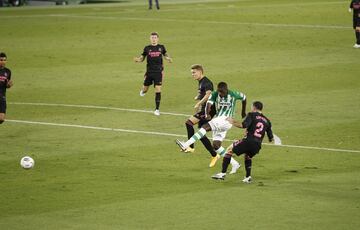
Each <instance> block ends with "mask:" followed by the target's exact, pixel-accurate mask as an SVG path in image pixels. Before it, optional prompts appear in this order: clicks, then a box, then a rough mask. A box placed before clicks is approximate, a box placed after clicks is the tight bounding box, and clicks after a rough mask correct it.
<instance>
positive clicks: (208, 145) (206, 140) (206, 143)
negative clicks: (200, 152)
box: [198, 118, 217, 157]
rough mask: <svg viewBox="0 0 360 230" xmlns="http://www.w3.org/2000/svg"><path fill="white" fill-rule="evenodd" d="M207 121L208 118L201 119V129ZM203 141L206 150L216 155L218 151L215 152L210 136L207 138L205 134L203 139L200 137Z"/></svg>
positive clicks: (213, 155)
mask: <svg viewBox="0 0 360 230" xmlns="http://www.w3.org/2000/svg"><path fill="white" fill-rule="evenodd" d="M206 123H208V121H207V120H205V119H204V118H202V119H200V121H199V124H198V125H199V129H201V127H202V126H203V125H205V124H206ZM200 141H201V143H202V144H203V145H204V147H205V148H206V150H207V151H208V152H209V153H210V155H211V156H212V157H216V155H217V153H216V152H215V150H214V148H213V146H212V144H211V141H210V140H209V138H207V136H203V137H202V138H201V139H200Z"/></svg>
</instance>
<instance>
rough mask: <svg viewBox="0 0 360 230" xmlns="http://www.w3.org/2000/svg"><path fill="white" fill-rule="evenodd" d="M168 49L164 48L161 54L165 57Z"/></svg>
mask: <svg viewBox="0 0 360 230" xmlns="http://www.w3.org/2000/svg"><path fill="white" fill-rule="evenodd" d="M166 52H167V51H166V48H165V46H162V51H161V53H162V55H165V54H166Z"/></svg>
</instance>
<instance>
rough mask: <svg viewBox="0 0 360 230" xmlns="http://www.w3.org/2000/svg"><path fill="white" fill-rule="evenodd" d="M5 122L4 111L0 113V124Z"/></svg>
mask: <svg viewBox="0 0 360 230" xmlns="http://www.w3.org/2000/svg"><path fill="white" fill-rule="evenodd" d="M4 122H5V113H0V125H1V124H2V123H4Z"/></svg>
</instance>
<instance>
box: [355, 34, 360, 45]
mask: <svg viewBox="0 0 360 230" xmlns="http://www.w3.org/2000/svg"><path fill="white" fill-rule="evenodd" d="M355 36H356V44H358V45H360V31H355Z"/></svg>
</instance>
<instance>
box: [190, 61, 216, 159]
mask: <svg viewBox="0 0 360 230" xmlns="http://www.w3.org/2000/svg"><path fill="white" fill-rule="evenodd" d="M191 75H192V77H193V78H194V80H197V81H198V82H199V88H198V89H199V90H198V95H197V96H196V97H195V100H197V101H198V102H197V103H196V104H195V106H194V109H195V111H196V113H195V115H193V116H191V117H190V118H189V119H188V120H186V122H185V126H186V130H187V134H188V138H191V137H192V136H193V135H194V133H195V131H194V127H193V126H194V125H196V124H198V127H199V128H201V127H202V126H203V125H204V124H206V123H208V120H207V119H205V108H206V102H207V101H208V99H209V97H210V95H211V92H212V91H213V90H214V87H213V83H212V82H211V81H210V79H209V78H207V77H206V76H205V75H204V68H203V67H202V65H198V64H195V65H192V66H191ZM215 113H216V110H215V108H214V106H213V108H212V109H211V111H210V116H211V117H213V116H214V115H215ZM200 141H201V142H202V143H203V145H204V146H205V148H206V149H207V150H208V151H209V153H210V154H211V156H213V157H215V156H216V152H215V150H214V148H213V147H212V145H211V142H210V140H209V139H208V138H207V137H206V136H203V137H202V138H201V139H200ZM194 151H195V149H194V144H191V145H190V146H189V147H188V148H187V149H186V150H185V151H184V152H194Z"/></svg>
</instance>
